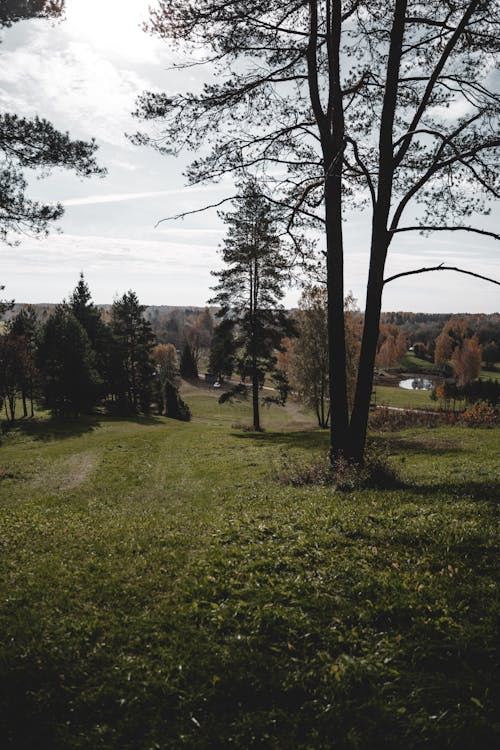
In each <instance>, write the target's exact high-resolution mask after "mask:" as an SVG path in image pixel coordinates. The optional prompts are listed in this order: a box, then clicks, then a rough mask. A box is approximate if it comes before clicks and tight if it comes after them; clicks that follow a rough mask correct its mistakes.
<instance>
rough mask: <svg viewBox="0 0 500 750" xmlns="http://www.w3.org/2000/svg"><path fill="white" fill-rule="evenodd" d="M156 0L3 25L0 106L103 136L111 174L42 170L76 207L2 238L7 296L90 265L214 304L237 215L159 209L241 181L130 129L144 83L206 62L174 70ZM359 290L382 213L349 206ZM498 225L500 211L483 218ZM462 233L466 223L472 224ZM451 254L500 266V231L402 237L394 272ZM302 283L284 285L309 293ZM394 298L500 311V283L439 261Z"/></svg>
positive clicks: (146, 297) (392, 301)
mask: <svg viewBox="0 0 500 750" xmlns="http://www.w3.org/2000/svg"><path fill="white" fill-rule="evenodd" d="M151 4H152V0H67V3H66V17H65V19H64V20H63V21H60V22H58V23H52V22H48V21H43V20H31V21H25V22H21V23H18V24H16V25H15V26H13V27H12V28H10V29H5V30H4V31H3V32H2V43H1V45H0V108H1V109H2V110H3V111H8V112H16V113H17V114H18V115H21V116H34V115H39V116H40V117H45V118H47V119H48V120H50V121H51V122H52V123H53V124H54V125H55V126H56V127H57V128H58V129H60V130H63V131H66V130H67V131H69V132H70V134H71V136H72V137H74V138H83V139H85V140H88V139H90V138H92V137H94V138H95V139H96V141H97V143H98V144H99V151H98V154H97V158H98V161H99V164H100V165H101V166H105V167H106V168H107V170H108V173H107V176H106V177H105V178H103V179H99V178H95V177H94V178H91V179H86V180H80V179H79V178H77V177H76V176H75V175H74V174H72V173H70V172H69V171H64V170H58V171H56V172H55V173H53V174H52V175H51V176H49V177H48V178H45V179H31V178H30V193H29V194H30V197H31V198H37V199H40V200H43V201H61V202H62V203H63V204H64V206H65V215H64V217H63V219H62V220H61V221H60V222H59V223H58V227H59V230H60V232H54V231H52V232H51V234H50V236H49V237H48V238H46V239H37V238H33V237H27V236H23V237H22V238H21V242H20V245H19V246H18V247H14V248H11V247H8V246H5V245H4V246H2V247H1V248H0V253H1V256H0V257H1V271H0V274H1V278H0V282H1V283H2V284H4V285H5V287H6V288H5V292H4V296H7V297H8V298H9V299H12V298H14V299H15V300H16V301H17V302H32V303H36V302H59V301H61V300H62V299H63V298H64V297H67V296H68V295H69V294H70V293H71V291H72V290H73V289H74V287H75V285H76V283H77V281H78V276H79V274H80V272H81V271H83V272H84V274H85V277H86V279H87V281H88V283H89V286H90V289H91V292H92V295H93V299H94V301H95V302H96V303H98V304H104V303H110V302H112V301H113V299H114V298H115V297H116V296H118V295H121V294H123V292H125V291H127V290H128V289H133V290H134V291H136V293H137V294H138V296H139V299H140V301H141V302H142V303H143V304H147V305H182V306H189V305H196V306H202V305H204V304H205V303H206V302H207V300H208V299H209V298H210V296H211V292H210V286H211V285H212V284H213V282H214V280H213V278H212V277H211V274H210V271H211V270H217V269H219V268H221V266H222V262H221V259H220V254H219V252H218V248H219V245H220V243H221V241H222V238H223V236H224V231H225V230H224V225H223V224H222V222H221V220H220V219H219V218H218V216H217V213H216V211H215V210H211V211H207V212H203V213H200V214H197V215H195V216H191V217H187V218H186V219H184V220H182V221H166V222H161V223H159V224H158V222H159V221H160V220H161V219H163V218H165V217H167V216H172V215H175V214H178V213H180V212H182V211H186V210H192V209H195V208H200V207H202V206H204V205H207V204H210V203H216V202H217V201H220V200H221V199H223V198H225V197H227V196H229V195H231V194H233V192H234V189H233V187H232V185H231V183H230V182H229V181H228V182H222V183H219V184H217V185H211V184H207V185H203V186H199V187H196V188H193V187H187V186H186V179H185V177H184V176H183V171H184V170H185V168H186V166H187V164H188V163H189V162H190V160H191V159H192V158H193V155H192V154H185V155H181V156H180V157H178V158H176V157H167V156H160V155H158V154H156V153H155V152H154V151H153V150H152V149H148V148H146V147H137V146H134V145H132V144H131V143H130V141H129V140H128V139H127V138H126V135H125V134H126V133H132V132H135V131H136V130H137V129H138V128H139V127H140V123H138V121H137V120H135V119H134V118H133V117H132V114H131V113H132V111H133V110H134V107H135V100H136V98H137V96H139V95H140V94H141V92H142V91H144V90H145V89H148V90H158V91H169V92H174V91H183V90H186V89H189V90H193V89H196V87H198V86H199V85H200V79H199V76H200V73H199V69H198V68H191V69H188V70H184V71H173V70H171V66H172V63H173V61H174V53H173V51H172V50H171V49H170V48H169V45H168V43H167V42H165V41H162V40H159V39H156V38H154V37H152V36H150V35H148V34H147V33H145V32H144V31H142V29H141V27H140V24H141V22H142V21H144V20H146V18H147V12H148V6H150V5H151ZM345 218H346V225H345V245H346V267H345V277H346V279H345V280H346V289H347V290H352V292H353V294H354V297H355V298H357V299H358V302H359V305H360V307H361V308H363V304H364V294H365V292H364V290H365V287H366V277H367V269H368V246H369V228H370V227H369V216H368V215H367V214H366V215H365V214H359V213H357V214H354V213H353V214H350V213H348V212H347V213H346V215H345ZM479 221H480V222H481V226H483V227H485V228H487V229H493V230H494V231H498V228H496V229H495V226H497V227H498V224H497V216H495V214H493V215H492V216H489V217H484V218H483V217H481V218H480V219H479ZM459 235H460V236H459ZM438 263H444V264H449V265H453V266H460V267H463V268H466V269H468V270H471V271H476V272H478V273H481V274H484V275H485V276H490V277H494V278H498V277H499V276H500V268H499V265H500V264H499V262H498V250H497V248H496V245H495V241H494V240H493V239H491V240H490V239H488V238H483V237H480V236H478V235H472V234H469V233H465V232H464V233H459V232H455V233H435V234H434V235H432V236H430V237H421V236H420V235H418V234H416V233H408V234H406V235H405V234H403V235H400V236H399V237H398V238H397V240H395V241H394V242H393V244H392V246H391V250H390V255H389V260H388V264H387V273H386V275H392V274H395V273H399V272H401V271H405V270H410V269H413V268H418V267H421V266H423V265H425V266H429V265H437V264H438ZM299 296H300V289H299V288H294V289H291V290H290V291H289V292H288V293H287V296H286V298H285V300H284V301H285V304H286V305H287V306H288V307H291V306H294V305H296V304H297V300H298V298H299ZM383 309H384V310H412V311H425V312H450V313H456V312H486V313H488V312H496V311H498V310H500V297H499V294H498V287H497V286H494V285H492V284H488V283H486V282H482V281H480V280H477V279H473V278H471V277H468V276H464V275H462V274H457V273H453V272H440V273H435V274H424V275H421V276H416V277H410V278H408V279H402V280H398V281H395V282H393V283H391V284H390V285H388V286H387V288H386V292H385V293H384V300H383Z"/></svg>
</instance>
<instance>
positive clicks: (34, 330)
mask: <svg viewBox="0 0 500 750" xmlns="http://www.w3.org/2000/svg"><path fill="white" fill-rule="evenodd" d="M38 329H39V325H38V318H37V315H36V312H35V310H34V308H33V307H30V306H28V308H22V309H21V310H20V311H19V312H18V313H17V315H16V316H15V317H14V318H13V319H12V320H11V321H10V323H9V334H10V335H11V336H14V337H17V338H19V339H20V340H21V341H22V342H23V347H24V349H25V354H24V371H23V376H22V379H21V382H20V396H21V400H22V404H23V415H24V416H25V417H27V416H28V406H27V400H28V398H29V400H30V411H31V416H32V417H33V416H34V412H35V409H34V390H35V383H36V376H37V371H36V366H35V357H36V346H37V335H38Z"/></svg>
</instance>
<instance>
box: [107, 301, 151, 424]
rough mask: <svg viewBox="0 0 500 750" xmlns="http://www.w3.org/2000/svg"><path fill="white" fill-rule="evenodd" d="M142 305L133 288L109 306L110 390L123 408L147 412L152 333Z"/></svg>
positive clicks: (149, 398)
mask: <svg viewBox="0 0 500 750" xmlns="http://www.w3.org/2000/svg"><path fill="white" fill-rule="evenodd" d="M145 309H146V308H145V306H144V305H140V304H139V300H138V298H137V295H136V294H135V292H133V291H131V290H130V291H128V292H126V293H125V294H124V295H123V296H122V297H121V298H120V299H118V300H116V301H115V302H114V303H113V306H112V308H111V331H112V334H113V342H112V345H111V346H112V352H111V376H112V380H113V382H112V391H113V393H114V394H115V395H116V397H117V399H118V402H119V404H120V407H121V408H122V409H124V410H126V411H132V412H135V413H136V412H139V411H142V412H148V411H149V410H150V408H151V400H152V387H153V379H154V373H155V369H154V364H153V361H152V359H151V350H152V349H153V346H154V335H153V331H152V329H151V324H150V323H149V321H147V320H146V319H145V318H144V310H145Z"/></svg>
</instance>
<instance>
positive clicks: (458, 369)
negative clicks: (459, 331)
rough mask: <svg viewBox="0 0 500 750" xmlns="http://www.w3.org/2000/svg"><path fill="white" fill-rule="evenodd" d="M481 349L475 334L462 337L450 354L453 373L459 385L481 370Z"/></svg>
mask: <svg viewBox="0 0 500 750" xmlns="http://www.w3.org/2000/svg"><path fill="white" fill-rule="evenodd" d="M482 358H483V350H482V348H481V345H480V343H479V341H478V340H477V336H473V337H472V338H469V339H464V340H463V341H462V344H461V345H460V346H457V347H455V349H454V351H453V354H452V355H451V366H452V368H453V374H454V375H455V378H456V381H457V383H458V385H459V386H463V385H467V384H468V383H470V382H471V381H472V380H474V379H475V378H477V376H478V375H479V373H480V372H481V362H482Z"/></svg>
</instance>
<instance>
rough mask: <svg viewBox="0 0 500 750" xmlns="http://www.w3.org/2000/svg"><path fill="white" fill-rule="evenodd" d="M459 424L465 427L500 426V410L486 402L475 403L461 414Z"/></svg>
mask: <svg viewBox="0 0 500 750" xmlns="http://www.w3.org/2000/svg"><path fill="white" fill-rule="evenodd" d="M460 422H461V423H462V424H464V425H466V426H467V427H495V426H496V425H498V424H500V409H498V408H496V407H494V406H492V405H491V404H489V403H488V402H487V401H476V403H475V404H473V405H472V406H471V407H470V409H467V411H464V412H463V414H462V415H461V416H460Z"/></svg>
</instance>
